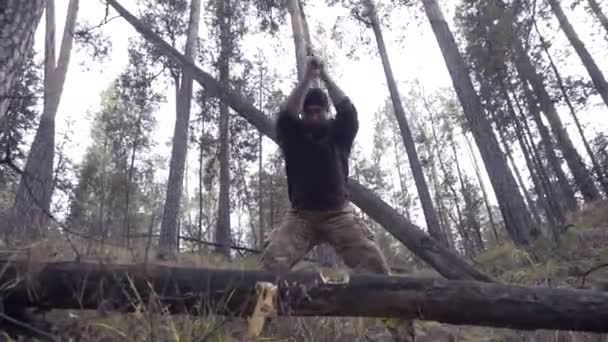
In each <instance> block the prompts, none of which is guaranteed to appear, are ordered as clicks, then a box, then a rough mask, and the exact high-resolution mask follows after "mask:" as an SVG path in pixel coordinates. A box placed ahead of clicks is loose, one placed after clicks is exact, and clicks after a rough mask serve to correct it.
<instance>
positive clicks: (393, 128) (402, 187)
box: [389, 120, 411, 220]
mask: <svg viewBox="0 0 608 342" xmlns="http://www.w3.org/2000/svg"><path fill="white" fill-rule="evenodd" d="M389 125H390V126H391V133H392V134H391V136H392V138H393V151H395V166H396V167H397V175H398V176H399V186H400V189H399V190H400V193H401V196H403V203H401V205H402V206H403V208H404V214H405V218H406V219H408V220H410V219H411V215H410V208H409V204H408V203H407V198H408V196H409V195H408V189H407V186H406V184H405V175H404V174H403V171H402V170H401V158H399V139H397V127H396V126H394V122H393V121H392V120H389Z"/></svg>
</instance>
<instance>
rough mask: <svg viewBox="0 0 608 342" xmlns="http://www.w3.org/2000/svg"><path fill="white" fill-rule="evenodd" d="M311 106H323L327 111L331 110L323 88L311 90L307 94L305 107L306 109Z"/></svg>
mask: <svg viewBox="0 0 608 342" xmlns="http://www.w3.org/2000/svg"><path fill="white" fill-rule="evenodd" d="M310 105H313V106H321V107H323V108H325V110H328V109H329V100H328V99H327V95H325V92H324V91H323V90H322V89H321V88H310V89H309V90H308V92H307V93H306V96H305V97H304V106H303V107H304V109H306V107H308V106H310Z"/></svg>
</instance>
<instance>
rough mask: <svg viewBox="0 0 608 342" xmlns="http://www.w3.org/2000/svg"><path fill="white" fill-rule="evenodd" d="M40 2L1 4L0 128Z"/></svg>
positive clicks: (20, 0) (41, 7)
mask: <svg viewBox="0 0 608 342" xmlns="http://www.w3.org/2000/svg"><path fill="white" fill-rule="evenodd" d="M44 7H45V1H44V0H30V1H23V0H4V1H3V2H2V11H1V12H0V46H1V47H2V50H1V51H0V80H2V82H0V126H1V124H2V121H3V120H4V116H5V115H6V111H7V110H8V107H9V103H10V96H11V95H12V91H13V88H14V84H15V82H17V79H19V77H20V75H19V70H20V69H21V66H22V64H23V62H24V60H25V56H26V55H27V53H28V51H29V50H30V49H31V48H32V45H33V44H34V34H35V32H36V29H37V27H38V23H39V22H40V18H41V17H42V12H43V11H44Z"/></svg>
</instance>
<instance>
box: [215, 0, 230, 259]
mask: <svg viewBox="0 0 608 342" xmlns="http://www.w3.org/2000/svg"><path fill="white" fill-rule="evenodd" d="M218 2H219V3H220V5H218V6H219V13H218V14H219V16H220V18H219V19H220V46H221V47H220V49H221V51H220V56H219V74H220V84H221V85H222V86H224V87H227V86H229V84H230V55H231V53H232V47H231V44H230V33H231V32H230V31H231V30H230V20H229V16H230V10H229V8H230V6H231V4H230V3H231V1H230V0H218ZM229 115H230V113H229V108H228V105H227V104H225V103H223V102H220V194H219V210H218V220H217V227H216V232H215V242H216V243H219V244H220V245H221V246H222V247H220V248H219V249H218V252H219V253H221V254H223V255H224V256H226V257H230V238H231V229H230V148H229V144H230V136H229V135H230V131H229V127H230V121H229V120H230V116H229Z"/></svg>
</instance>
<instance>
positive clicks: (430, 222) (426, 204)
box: [366, 0, 449, 247]
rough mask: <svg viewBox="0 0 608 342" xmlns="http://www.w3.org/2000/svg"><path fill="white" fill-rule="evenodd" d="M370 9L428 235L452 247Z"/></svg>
mask: <svg viewBox="0 0 608 342" xmlns="http://www.w3.org/2000/svg"><path fill="white" fill-rule="evenodd" d="M366 5H367V6H368V11H369V18H370V20H371V24H372V29H373V31H374V35H375V37H376V43H377V45H378V51H379V53H380V58H381V59H382V66H383V67H384V74H385V76H386V82H387V83H388V89H389V93H390V96H391V101H392V103H393V107H394V114H395V117H396V118H397V123H398V124H399V131H400V132H401V138H402V139H403V144H404V146H405V150H406V152H407V157H408V159H409V161H410V167H411V169H412V175H413V176H414V182H415V184H416V189H417V190H418V196H419V197H420V203H421V205H422V211H423V212H424V218H425V220H426V224H427V228H428V230H429V234H430V235H431V236H432V237H433V238H435V239H436V240H437V241H439V242H440V243H441V244H443V245H444V246H446V247H447V246H449V244H448V242H447V238H446V236H445V235H444V234H443V232H442V229H441V225H440V224H439V219H438V218H437V212H436V211H435V207H434V205H433V199H432V198H431V194H430V192H429V188H428V185H427V182H426V179H425V177H424V172H423V170H422V165H421V164H420V159H419V158H418V152H416V143H415V142H414V138H413V135H412V131H411V129H410V125H409V123H408V120H407V117H406V115H405V110H404V109H403V104H402V103H401V96H400V95H399V89H398V88H397V82H396V81H395V78H394V75H393V71H392V69H391V65H390V61H389V58H388V52H387V49H386V45H385V43H384V37H383V36H382V30H381V28H380V21H379V20H378V16H377V14H376V9H375V7H374V4H373V2H372V0H366Z"/></svg>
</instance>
